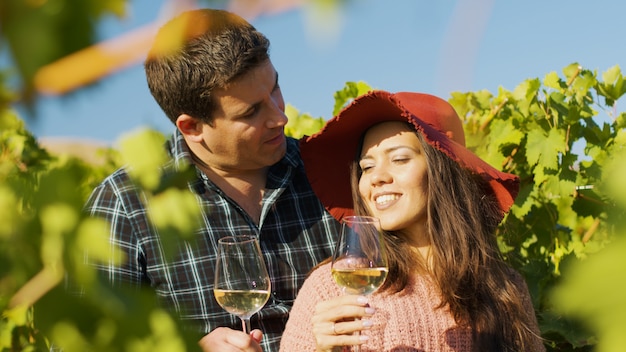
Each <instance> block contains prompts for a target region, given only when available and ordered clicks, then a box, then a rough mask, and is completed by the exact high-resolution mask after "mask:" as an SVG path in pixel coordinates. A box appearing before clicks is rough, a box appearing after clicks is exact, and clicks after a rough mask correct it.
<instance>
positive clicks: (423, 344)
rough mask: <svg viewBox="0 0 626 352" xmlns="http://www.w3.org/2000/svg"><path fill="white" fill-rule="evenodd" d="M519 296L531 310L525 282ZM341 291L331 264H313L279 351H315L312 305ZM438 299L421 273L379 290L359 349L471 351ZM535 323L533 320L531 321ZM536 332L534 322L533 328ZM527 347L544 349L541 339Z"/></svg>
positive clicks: (468, 334) (468, 335) (466, 332)
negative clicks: (399, 288)
mask: <svg viewBox="0 0 626 352" xmlns="http://www.w3.org/2000/svg"><path fill="white" fill-rule="evenodd" d="M519 279H520V280H521V281H522V282H521V284H522V287H523V288H524V289H525V290H524V292H520V294H522V295H524V304H525V306H526V310H527V311H528V312H530V313H533V319H534V310H533V307H532V303H531V301H530V295H529V293H528V289H527V288H526V284H525V283H524V282H523V280H522V279H521V277H519ZM341 294H342V293H341V290H340V289H339V287H338V286H337V285H336V284H335V282H334V281H333V279H332V277H331V274H330V263H328V264H325V265H322V266H320V267H319V268H317V269H316V270H315V271H314V272H313V273H311V276H310V277H309V278H308V279H307V280H306V281H305V282H304V285H303V286H302V288H301V289H300V292H299V293H298V297H297V299H296V301H295V303H294V305H293V308H292V310H291V313H290V316H289V320H288V321H287V326H286V328H285V331H284V333H283V337H282V340H281V344H280V351H281V352H308V351H315V350H316V344H315V337H314V335H313V331H312V324H311V317H312V316H313V313H314V311H315V305H316V304H317V303H318V302H320V301H323V300H326V299H328V298H331V297H335V296H339V295H341ZM439 302H440V298H439V295H438V293H437V292H436V290H435V286H434V285H433V283H432V282H430V281H429V280H428V279H427V278H426V277H423V276H420V277H417V278H416V279H412V280H411V282H410V283H409V286H408V287H407V289H405V290H404V291H403V292H402V293H400V294H393V295H389V294H378V293H374V294H373V295H372V296H371V297H370V305H371V306H372V307H374V308H376V313H375V314H374V316H373V317H372V318H371V320H372V322H373V323H374V326H372V328H370V329H366V330H363V331H362V334H367V335H368V336H369V337H370V339H369V340H368V341H367V343H365V344H364V345H362V346H361V351H362V352H366V351H389V352H391V351H393V352H401V351H410V352H431V351H436V352H444V351H445V352H448V351H450V352H452V351H454V352H470V351H471V347H472V335H471V331H469V330H468V329H462V328H459V327H458V326H457V324H456V323H455V321H454V319H453V317H452V315H451V314H450V311H449V310H448V309H443V308H442V309H437V308H436V307H437V305H438V304H439ZM535 326H537V324H536V320H535ZM535 330H536V333H537V334H538V333H539V329H538V327H537V328H536V329H535ZM533 347H534V348H533V349H532V350H531V351H545V348H544V346H543V344H542V343H541V341H540V339H539V338H538V339H537V343H536V346H533Z"/></svg>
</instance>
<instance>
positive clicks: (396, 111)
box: [300, 91, 519, 220]
mask: <svg viewBox="0 0 626 352" xmlns="http://www.w3.org/2000/svg"><path fill="white" fill-rule="evenodd" d="M387 121H403V122H409V123H411V124H413V126H415V129H416V130H417V131H419V132H420V133H421V134H422V135H423V136H424V139H425V140H426V141H427V142H428V143H429V144H430V145H432V146H433V147H435V148H437V149H438V150H440V151H442V152H443V153H445V154H446V155H447V156H449V157H450V158H451V159H452V160H454V161H456V162H457V163H459V164H460V165H461V166H462V167H464V168H466V169H468V170H470V171H471V172H473V173H475V174H478V175H481V176H482V177H483V178H484V179H485V180H486V181H487V182H488V183H489V185H490V186H491V189H492V190H493V193H494V195H495V197H496V199H497V201H498V204H499V206H500V209H501V210H502V215H504V214H505V213H506V212H508V210H509V209H510V208H511V206H512V205H513V202H514V201H515V197H516V196H517V193H518V191H519V178H518V177H517V176H515V175H512V174H509V173H505V172H502V171H499V170H497V169H496V168H494V167H492V166H491V165H489V164H488V163H486V162H485V161H483V160H482V159H480V158H479V157H478V156H477V155H476V154H474V153H473V152H471V151H470V150H469V149H467V148H465V134H464V132H463V124H462V123H461V119H460V118H459V116H458V115H457V113H456V111H455V110H454V108H453V107H452V106H451V105H450V104H449V103H448V102H447V101H445V100H443V99H441V98H438V97H435V96H433V95H428V94H422V93H411V92H401V93H390V92H386V91H372V92H369V93H367V94H365V95H362V96H360V97H358V98H356V99H355V100H354V101H352V102H351V103H350V104H349V105H348V106H347V107H345V108H344V109H343V110H342V111H341V112H339V114H338V115H337V116H335V117H333V118H332V119H330V120H328V122H327V123H326V124H325V125H324V127H323V128H322V130H321V131H320V132H318V133H316V134H314V135H312V136H310V137H305V138H302V139H301V140H300V153H301V155H302V159H303V161H304V166H305V170H306V174H307V176H308V178H309V182H310V183H311V186H312V187H313V191H315V194H316V195H317V197H318V198H319V199H320V201H321V202H322V203H323V204H324V206H325V207H326V209H327V210H328V211H329V212H330V213H331V214H332V215H333V216H334V217H335V218H336V219H337V220H341V219H342V218H343V217H344V216H348V215H352V214H354V210H353V203H352V193H351V189H350V164H351V163H352V161H353V160H354V158H355V156H356V153H357V148H358V147H359V142H360V140H361V137H362V135H363V134H364V133H365V131H366V130H367V129H368V128H370V127H372V126H374V125H376V124H378V123H381V122H387Z"/></svg>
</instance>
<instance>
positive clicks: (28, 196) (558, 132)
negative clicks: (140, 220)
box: [0, 0, 626, 352]
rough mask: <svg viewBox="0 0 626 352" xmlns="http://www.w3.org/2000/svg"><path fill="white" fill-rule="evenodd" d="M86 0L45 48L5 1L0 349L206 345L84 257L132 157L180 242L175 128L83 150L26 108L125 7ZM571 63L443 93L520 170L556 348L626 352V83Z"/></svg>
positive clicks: (305, 121)
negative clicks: (111, 282) (70, 286)
mask: <svg viewBox="0 0 626 352" xmlns="http://www.w3.org/2000/svg"><path fill="white" fill-rule="evenodd" d="M77 3H80V4H82V5H81V6H83V7H80V6H79V7H75V10H76V11H75V13H74V14H72V15H71V16H70V17H69V18H78V19H81V20H80V21H76V23H75V27H74V28H71V30H72V32H73V33H62V32H60V33H57V34H58V37H59V38H63V40H62V41H59V42H57V43H61V44H58V45H59V47H57V48H55V50H50V47H46V48H37V49H38V50H39V51H38V52H34V53H33V52H32V51H29V50H26V49H29V48H26V49H25V48H24V47H20V46H19V43H20V41H19V39H20V37H19V36H18V35H16V33H19V28H18V30H15V28H13V30H11V29H12V28H8V27H7V26H9V25H10V24H11V21H10V20H7V18H6V17H3V16H4V15H6V14H7V13H8V12H7V11H6V10H7V8H8V7H7V6H8V4H12V6H17V7H19V6H21V5H19V4H22V2H21V1H17V0H0V26H2V28H1V29H2V32H0V35H2V36H7V35H13V37H12V38H9V39H11V40H9V44H10V45H13V47H12V48H13V49H15V48H17V49H21V50H22V51H20V53H21V55H22V56H19V57H21V58H22V60H23V61H18V63H19V64H20V67H19V69H18V70H17V71H18V74H19V76H20V78H21V79H23V81H24V82H25V85H24V86H23V87H22V88H20V89H15V88H14V85H13V84H10V83H11V82H10V81H12V80H13V76H10V75H9V72H1V73H0V311H2V318H1V320H0V348H1V349H2V350H3V351H45V350H50V347H51V344H52V342H54V343H55V344H56V345H58V346H61V347H62V348H63V350H64V351H85V350H92V351H133V352H134V351H139V352H141V351H174V352H176V351H188V350H195V349H196V346H197V344H196V341H195V340H194V338H193V337H191V336H188V335H186V333H185V332H184V331H182V330H181V329H180V328H179V325H178V324H177V321H176V318H175V317H174V316H171V315H170V314H168V313H167V312H165V311H163V310H162V309H160V308H159V307H158V306H157V305H156V304H155V302H154V300H153V299H152V298H153V297H152V295H151V293H150V292H118V291H112V290H110V289H109V288H108V287H107V285H106V284H105V283H104V282H101V281H100V278H99V277H97V276H95V275H94V273H93V272H91V271H90V270H89V269H88V268H85V267H83V266H82V265H80V264H81V261H82V256H81V254H82V252H83V250H84V248H86V247H87V248H89V249H90V251H91V252H93V253H100V255H101V256H102V257H104V256H106V255H107V253H106V252H104V248H106V247H107V245H106V244H105V242H104V241H106V238H105V237H106V231H105V226H106V224H103V223H101V222H99V221H96V220H94V219H90V218H87V217H85V215H84V214H82V212H81V209H82V206H83V204H84V202H85V200H86V197H87V195H88V194H89V192H90V191H91V189H92V188H93V187H94V186H95V185H96V184H97V183H98V182H100V180H102V178H104V177H105V176H106V175H107V174H108V173H110V172H111V171H113V170H114V169H115V168H117V167H119V166H120V165H124V164H131V165H133V166H134V167H135V169H136V170H139V171H138V172H137V173H136V174H135V175H134V177H135V179H136V181H137V182H138V183H139V184H141V185H142V186H143V187H144V188H145V189H146V192H147V194H148V201H149V202H150V206H151V212H152V214H154V215H155V218H157V219H159V220H160V221H159V222H158V224H157V226H159V227H162V228H164V229H167V230H168V231H167V233H168V234H170V236H171V240H176V239H177V238H179V237H183V238H184V236H185V234H186V233H188V232H189V229H188V228H187V227H186V224H189V223H192V221H188V220H189V217H192V216H193V215H194V209H193V204H190V202H189V199H188V198H187V197H186V192H185V191H184V189H185V185H184V175H180V176H181V177H172V176H173V175H169V174H168V175H162V174H161V170H160V165H161V164H162V162H163V160H164V158H165V155H164V149H163V148H162V144H163V142H164V140H165V138H166V136H164V135H163V134H162V133H160V132H158V131H155V130H143V131H138V132H136V133H134V134H132V135H128V136H124V137H121V138H120V140H119V141H118V142H117V143H116V144H115V145H116V147H115V148H112V147H109V146H93V145H91V146H89V151H88V152H87V153H86V154H84V152H85V151H87V147H86V146H84V145H70V146H69V150H67V149H66V150H63V151H61V150H59V149H56V147H52V146H50V145H48V144H45V143H44V142H43V141H41V140H38V139H37V138H36V137H35V136H34V135H33V134H32V133H31V132H30V131H29V130H28V129H27V128H26V127H25V123H24V120H23V118H22V116H19V115H18V114H17V112H16V110H15V109H14V107H13V105H14V103H15V102H16V101H21V102H26V103H28V102H33V101H34V100H35V99H36V98H37V94H36V91H35V86H34V77H35V73H36V72H37V68H39V67H41V66H42V65H43V64H45V63H46V62H49V61H50V60H52V59H53V56H56V57H58V56H62V55H63V54H67V53H70V52H72V51H74V50H76V49H77V48H80V47H82V46H85V45H88V44H89V43H90V40H91V39H90V37H89V33H91V32H92V30H93V22H94V21H95V20H96V19H97V18H98V16H101V15H102V14H103V13H106V12H113V13H116V12H117V13H119V12H121V11H122V10H121V7H122V6H123V3H124V1H123V0H119V1H118V0H114V1H102V2H100V1H82V0H81V1H79V2H77ZM17 7H16V8H17ZM85 13H88V14H89V16H84V14H85ZM72 16H74V17H72ZM64 20H67V18H66V19H64ZM13 24H15V23H13ZM76 28H82V29H83V30H82V31H81V30H77V29H76ZM69 29H70V28H65V30H69ZM70 34H71V35H70ZM53 46H54V45H52V46H51V47H53ZM0 49H2V48H1V47H0ZM44 49H45V50H49V51H48V52H46V51H45V50H44ZM18 51H19V50H18ZM19 57H18V58H19ZM565 65H566V66H565V67H563V68H562V69H559V70H558V71H554V72H547V73H537V74H538V76H537V78H533V79H528V80H525V81H523V82H519V84H518V85H517V86H515V87H512V89H511V90H507V89H505V88H500V89H499V90H498V91H497V92H490V91H486V90H482V91H471V92H453V93H451V94H450V96H449V97H444V98H446V99H449V101H450V102H451V103H452V104H453V106H454V107H455V108H456V109H457V111H458V112H459V114H460V116H462V118H463V120H464V127H465V130H466V134H467V136H466V140H467V144H468V146H469V147H470V148H471V149H473V150H474V151H475V152H476V153H477V154H478V155H480V156H481V157H482V158H484V159H485V160H487V161H488V162H489V163H491V164H492V165H494V166H496V167H498V168H500V169H502V170H505V171H507V172H511V173H514V174H517V175H519V176H520V178H521V181H522V183H521V185H522V188H521V192H520V195H519V196H518V198H517V200H516V203H515V205H514V206H513V208H512V210H511V212H510V214H509V215H508V216H507V217H506V218H505V219H504V221H503V223H502V226H501V227H500V229H499V232H498V239H499V241H500V244H501V249H502V251H503V252H504V253H505V254H506V258H507V260H509V262H510V263H511V264H512V265H513V266H514V267H515V268H517V269H518V270H519V271H520V272H521V273H522V274H523V275H524V277H525V278H526V280H527V283H528V285H529V288H530V290H531V294H532V296H533V303H534V305H535V309H536V313H537V315H538V318H539V322H540V325H541V330H542V335H543V337H544V338H545V339H546V346H547V347H548V350H549V351H599V352H617V351H620V352H621V351H623V346H626V334H624V331H626V301H625V300H624V291H626V236H625V235H624V230H625V229H624V222H625V220H626V219H625V218H624V210H625V209H626V189H625V188H626V185H625V183H624V182H623V178H622V177H623V175H624V174H626V150H625V146H626V135H625V132H624V127H625V126H626V113H625V112H624V111H623V109H621V108H620V102H621V104H623V101H624V98H623V96H624V94H625V93H626V84H625V83H624V77H623V74H622V71H621V68H620V67H619V66H614V67H607V68H605V69H604V70H603V71H600V72H598V71H593V70H589V69H587V68H585V67H583V66H581V65H579V64H578V63H572V64H568V63H565ZM339 88H341V89H340V90H338V91H337V92H335V94H334V99H335V104H334V112H337V111H338V109H340V108H341V107H342V106H344V105H345V104H346V103H347V102H349V101H350V100H351V99H352V98H354V97H356V96H358V95H360V94H363V93H365V92H366V91H367V90H369V89H370V86H369V85H368V84H367V83H366V82H347V83H346V84H345V86H344V87H339ZM386 88H387V89H392V88H393V87H386ZM329 95H330V94H329ZM287 114H288V116H289V124H288V126H287V129H286V133H287V134H289V135H291V136H294V137H301V136H303V135H310V134H312V133H314V132H316V131H317V130H319V128H321V126H322V125H323V123H324V120H325V119H327V118H329V117H330V116H326V117H325V118H319V117H312V116H310V115H308V114H303V113H300V112H299V111H298V110H297V107H294V106H288V107H287ZM146 151H150V153H147V152H146ZM157 214H158V215H160V216H156V215H157ZM165 215H167V216H165ZM163 232H165V231H163ZM66 275H69V276H71V277H74V278H77V279H78V280H79V281H80V283H81V284H82V285H83V286H84V287H86V288H87V289H88V291H89V294H87V295H85V296H84V297H83V298H81V299H78V298H76V297H75V296H74V295H71V294H68V290H66V288H65V284H66V282H65V278H66Z"/></svg>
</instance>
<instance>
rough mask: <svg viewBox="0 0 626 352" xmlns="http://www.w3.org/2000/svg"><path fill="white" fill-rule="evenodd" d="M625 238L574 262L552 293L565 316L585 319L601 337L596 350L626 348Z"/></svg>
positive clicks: (611, 350) (615, 351)
mask: <svg viewBox="0 0 626 352" xmlns="http://www.w3.org/2000/svg"><path fill="white" fill-rule="evenodd" d="M624 277H626V238H621V239H620V240H618V241H615V242H614V243H612V244H611V246H610V247H607V248H605V249H603V250H602V251H600V252H598V253H596V254H594V255H591V256H589V258H588V259H587V260H583V261H580V262H579V263H575V265H572V266H571V267H569V268H568V270H567V272H564V274H563V284H562V285H560V286H559V287H557V288H556V289H555V290H554V292H553V293H552V298H553V303H554V306H555V308H556V309H558V311H560V312H561V313H562V314H565V315H568V316H570V317H576V318H580V319H582V320H584V321H585V322H586V323H587V324H588V325H589V326H590V327H592V329H593V330H595V332H596V333H597V336H598V345H597V347H596V349H595V350H596V351H599V352H613V351H614V352H618V351H622V350H623V346H626V335H625V334H624V330H623V329H624V326H626V301H625V300H624V292H625V291H626V281H625V280H623V278H624Z"/></svg>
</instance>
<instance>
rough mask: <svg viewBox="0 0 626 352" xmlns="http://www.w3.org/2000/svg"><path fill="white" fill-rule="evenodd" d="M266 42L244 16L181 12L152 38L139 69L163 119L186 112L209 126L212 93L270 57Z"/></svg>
mask: <svg viewBox="0 0 626 352" xmlns="http://www.w3.org/2000/svg"><path fill="white" fill-rule="evenodd" d="M269 45H270V43H269V40H268V39H267V38H266V37H265V36H264V35H263V34H262V33H260V32H258V31H257V30H256V29H255V28H254V27H253V26H252V25H251V24H250V23H248V22H247V21H246V20H244V19H243V18H241V17H239V16H237V15H235V14H233V13H230V12H227V11H222V10H213V9H200V10H192V11H187V12H184V13H182V14H180V15H178V16H177V17H175V18H174V19H172V20H170V21H169V22H167V23H166V24H165V25H164V26H163V27H161V29H160V30H159V32H158V33H157V35H156V37H155V41H154V44H153V45H152V48H151V49H150V52H149V53H148V57H147V59H146V61H145V64H144V68H145V71H146V78H147V81H148V87H149V88H150V92H151V93H152V96H153V97H154V99H155V100H156V101H157V103H158V104H159V106H160V107H161V109H162V110H163V111H164V112H165V114H166V115H167V117H168V118H169V119H170V120H171V121H172V122H173V123H176V119H177V118H178V116H180V115H181V114H188V115H190V116H192V117H195V118H198V119H201V120H202V121H205V122H206V123H211V121H212V112H213V109H214V101H213V92H214V90H215V89H216V88H222V87H224V86H225V85H226V84H228V83H230V82H232V81H233V80H235V79H237V78H239V77H241V76H243V75H245V74H246V73H248V72H250V71H251V70H252V69H254V68H256V67H258V66H259V65H260V64H262V63H264V62H266V61H267V60H268V59H269Z"/></svg>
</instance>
